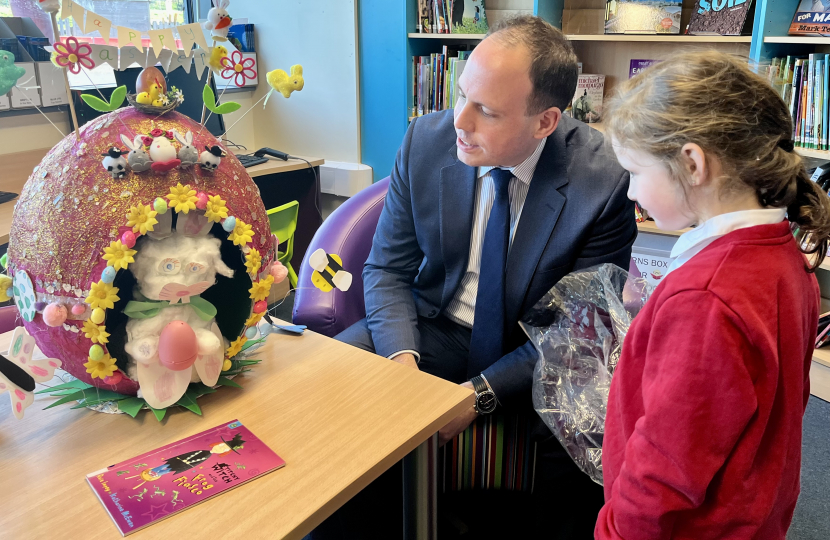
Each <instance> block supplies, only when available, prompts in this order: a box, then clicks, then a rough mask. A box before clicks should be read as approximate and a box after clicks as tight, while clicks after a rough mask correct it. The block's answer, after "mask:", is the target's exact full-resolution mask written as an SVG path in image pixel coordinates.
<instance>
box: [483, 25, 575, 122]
mask: <svg viewBox="0 0 830 540" xmlns="http://www.w3.org/2000/svg"><path fill="white" fill-rule="evenodd" d="M487 36H488V37H493V38H494V39H497V40H499V41H500V42H501V43H503V44H506V45H508V46H515V45H519V44H521V45H524V46H525V47H526V48H527V50H528V52H529V53H530V82H531V83H532V84H533V90H532V91H531V93H530V97H529V98H528V101H527V114H529V115H534V114H539V113H540V112H542V111H544V110H545V109H548V108H550V107H558V108H559V110H562V111H564V110H565V108H566V107H567V106H568V103H570V101H571V99H573V96H574V92H575V91H576V81H577V79H578V78H579V71H578V69H577V58H576V53H574V50H573V47H572V46H571V43H570V42H569V41H568V38H566V37H565V34H563V33H562V32H561V31H560V30H559V29H558V28H555V27H554V26H552V25H551V24H549V23H547V22H546V21H544V20H543V19H540V18H539V17H533V16H530V15H520V16H517V17H511V18H508V19H504V20H502V21H500V22H499V23H497V24H496V25H494V26H493V27H492V28H491V29H490V31H489V32H488V33H487Z"/></svg>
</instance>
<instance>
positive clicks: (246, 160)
mask: <svg viewBox="0 0 830 540" xmlns="http://www.w3.org/2000/svg"><path fill="white" fill-rule="evenodd" d="M236 157H237V159H239V162H240V163H242V166H243V167H245V168H246V169H247V168H248V167H253V166H254V165H259V164H261V163H265V162H266V161H268V159H267V158H264V157H257V156H248V155H245V154H241V155H238V156H236Z"/></svg>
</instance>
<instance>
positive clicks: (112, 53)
mask: <svg viewBox="0 0 830 540" xmlns="http://www.w3.org/2000/svg"><path fill="white" fill-rule="evenodd" d="M89 46H90V47H92V54H90V55H89V57H90V59H91V60H92V62H93V63H94V64H95V67H98V66H100V65H102V64H109V65H110V66H111V67H112V69H118V47H115V46H111V45H95V44H93V43H90V44H89Z"/></svg>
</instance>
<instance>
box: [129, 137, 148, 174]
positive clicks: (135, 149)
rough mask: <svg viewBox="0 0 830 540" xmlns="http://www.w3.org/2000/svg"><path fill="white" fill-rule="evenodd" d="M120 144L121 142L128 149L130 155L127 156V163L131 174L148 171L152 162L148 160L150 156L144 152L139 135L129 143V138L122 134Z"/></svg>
mask: <svg viewBox="0 0 830 540" xmlns="http://www.w3.org/2000/svg"><path fill="white" fill-rule="evenodd" d="M121 142H123V143H124V145H125V146H126V147H127V148H129V149H130V153H129V154H127V163H129V165H130V169H132V170H133V172H144V171H148V170H150V166H151V165H152V164H153V160H152V159H150V154H148V153H147V151H146V150H144V142H143V141H142V136H141V135H136V136H135V139H133V140H132V141H131V140H130V138H129V137H127V136H126V135H124V134H122V135H121Z"/></svg>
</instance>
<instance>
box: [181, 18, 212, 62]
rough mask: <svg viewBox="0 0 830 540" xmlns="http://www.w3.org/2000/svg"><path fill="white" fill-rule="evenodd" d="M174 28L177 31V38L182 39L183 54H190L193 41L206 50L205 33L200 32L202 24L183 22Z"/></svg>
mask: <svg viewBox="0 0 830 540" xmlns="http://www.w3.org/2000/svg"><path fill="white" fill-rule="evenodd" d="M176 30H177V31H178V32H179V39H181V40H182V49H184V55H185V56H190V49H192V48H193V44H194V43H195V44H196V45H198V46H199V47H201V48H202V49H205V50H207V48H208V44H207V40H205V34H204V32H202V25H200V24H199V23H193V24H183V25H181V26H177V27H176Z"/></svg>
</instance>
